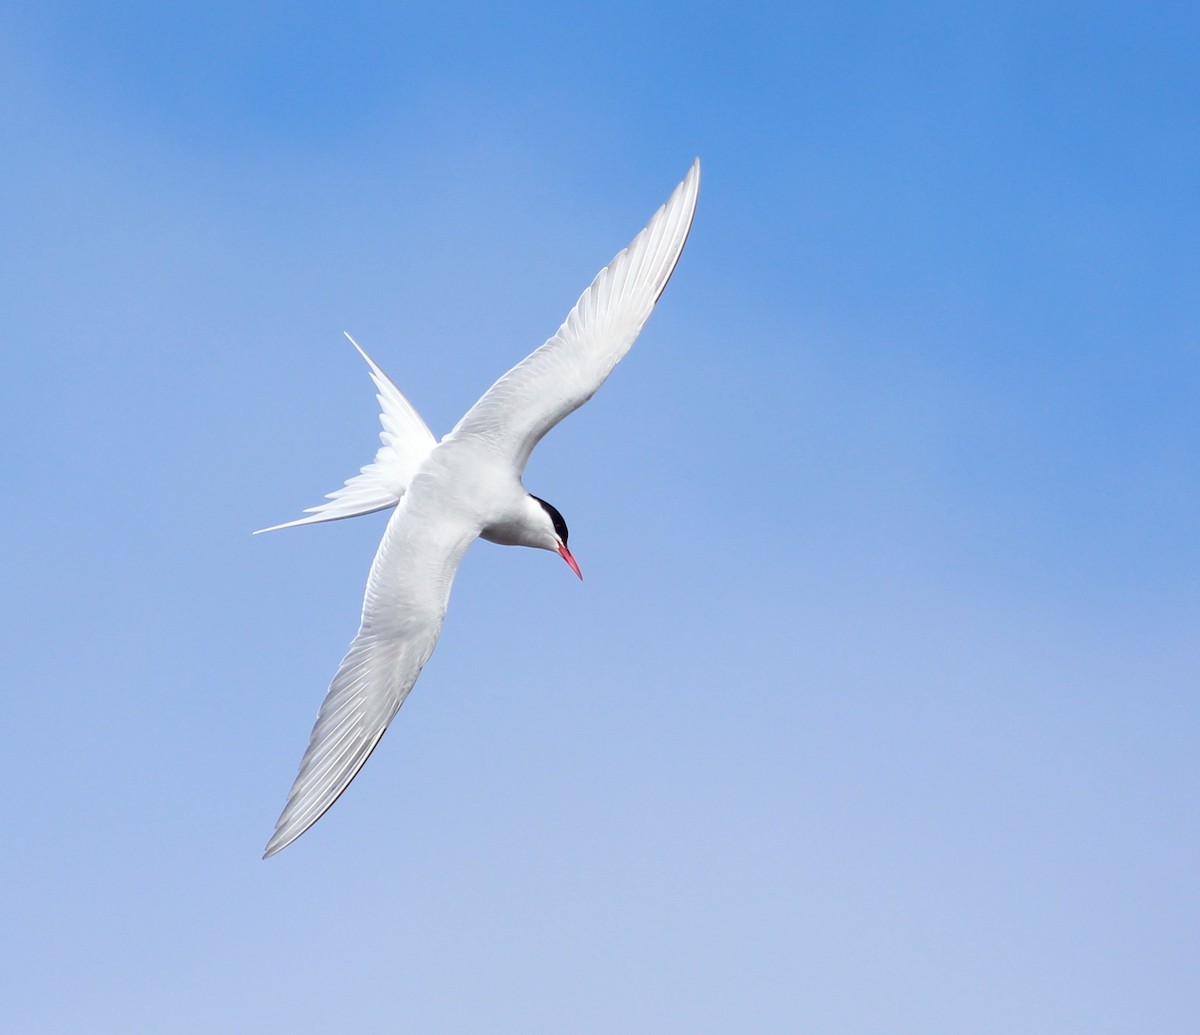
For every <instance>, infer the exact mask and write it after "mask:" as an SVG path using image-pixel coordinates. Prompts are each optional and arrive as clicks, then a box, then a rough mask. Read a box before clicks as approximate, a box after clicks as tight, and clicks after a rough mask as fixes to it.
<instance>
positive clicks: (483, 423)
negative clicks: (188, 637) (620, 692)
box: [260, 159, 700, 859]
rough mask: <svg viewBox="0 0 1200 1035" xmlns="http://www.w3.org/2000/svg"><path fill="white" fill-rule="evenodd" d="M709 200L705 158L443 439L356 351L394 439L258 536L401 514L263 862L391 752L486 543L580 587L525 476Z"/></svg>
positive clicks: (556, 527) (639, 318)
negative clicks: (551, 561) (547, 553)
mask: <svg viewBox="0 0 1200 1035" xmlns="http://www.w3.org/2000/svg"><path fill="white" fill-rule="evenodd" d="M699 189H700V160H699V159H697V160H696V161H695V162H693V163H692V166H691V168H690V169H689V170H688V173H687V176H685V177H684V179H683V181H682V182H681V183H680V184H679V185H678V186H677V187H676V188H675V190H674V191H673V192H672V194H671V196H670V198H668V199H667V202H666V204H665V205H663V206H662V208H660V209H659V210H658V211H657V212H656V213H655V214H654V215H653V217H651V219H650V222H649V223H648V224H647V225H646V227H645V229H643V230H642V231H641V233H639V234H638V235H637V237H635V238H634V239H633V242H632V243H631V244H630V245H629V247H628V248H626V249H625V250H624V251H622V252H620V254H618V255H617V256H616V258H614V259H613V260H612V262H610V263H609V264H608V266H606V267H605V268H604V269H603V270H601V271H600V272H599V273H598V274H597V275H596V279H595V280H593V281H592V283H591V286H590V287H588V289H587V290H586V291H584V293H583V294H582V295H581V296H580V298H579V301H578V302H576V303H575V307H574V308H573V309H572V310H571V312H570V313H569V314H568V315H567V318H566V320H564V321H563V324H562V326H561V327H559V329H558V330H557V331H556V332H555V333H554V335H553V337H551V338H550V339H549V340H548V341H547V342H546V343H545V344H544V345H542V346H541V348H539V349H537V350H536V351H535V352H533V353H531V354H530V355H529V356H527V357H526V358H525V359H523V360H522V361H521V362H520V363H518V364H517V365H516V366H515V367H513V368H512V369H511V370H510V371H509V372H508V373H507V374H505V375H504V376H503V377H501V378H500V380H499V381H497V382H496V383H495V384H494V385H492V387H491V388H489V389H488V390H487V391H486V392H485V393H484V394H483V396H482V397H481V398H480V399H479V401H478V402H477V403H475V405H474V406H472V407H471V409H469V410H468V411H467V413H466V415H465V416H464V417H463V418H462V420H460V421H459V422H458V424H457V425H455V427H454V429H453V430H452V431H451V432H450V433H449V434H448V435H447V436H446V437H445V438H443V439H442V440H441V441H440V442H439V441H437V439H435V438H434V436H433V434H432V433H431V432H430V431H429V428H427V427H426V426H425V422H424V421H423V420H422V419H421V417H420V416H419V415H418V413H417V411H416V410H415V409H413V407H412V404H411V403H409V401H408V400H407V399H406V398H405V397H404V395H403V394H402V393H401V392H400V390H399V389H398V388H397V387H396V386H395V385H394V384H393V383H392V381H391V380H390V379H389V378H388V376H387V375H386V374H385V373H384V372H383V371H382V370H381V369H380V368H379V367H378V366H377V365H376V364H375V362H374V361H373V360H372V359H371V358H370V357H369V356H368V355H367V354H366V353H365V352H363V350H362V349H361V348H360V347H359V345H358V343H357V342H355V341H354V339H352V338H351V339H350V341H351V344H353V345H354V347H355V348H356V349H358V351H359V353H361V355H362V357H363V359H364V360H366V362H367V366H368V368H369V370H370V373H371V379H372V380H373V381H374V382H375V387H376V388H377V390H378V393H379V394H378V399H379V404H380V408H381V413H380V422H381V424H382V426H383V430H382V431H381V432H380V440H381V442H382V445H381V447H380V448H379V451H378V452H377V453H376V455H375V460H374V462H373V463H371V464H369V465H367V466H366V467H364V468H363V469H362V470H361V472H360V473H359V474H357V475H355V476H354V477H352V478H350V479H349V480H348V481H347V482H346V484H345V485H344V486H342V488H340V489H338V490H337V491H335V492H332V493H330V494H329V495H328V497H327V500H328V502H326V503H322V504H321V505H319V506H316V507H310V508H309V509H308V510H306V511H305V513H306V514H308V515H309V516H308V517H303V518H299V519H298V520H296V521H289V522H286V523H285V524H282V525H275V526H273V527H272V528H264V529H261V530H260V531H263V532H270V531H274V530H275V529H279V528H290V527H293V526H296V525H307V524H313V523H316V522H320V521H334V520H338V519H340V518H348V517H354V516H356V515H359V514H370V513H373V512H374V511H378V510H385V509H387V508H389V507H395V511H394V512H393V513H392V516H391V518H390V519H389V521H388V524H387V528H386V530H385V531H384V533H383V539H382V541H381V542H380V544H379V549H378V551H377V552H376V554H375V560H374V562H373V563H372V564H371V571H370V575H369V576H368V578H367V588H366V595H365V598H364V600H363V608H362V619H361V623H360V625H359V630H358V635H357V636H355V637H354V641H353V642H352V643H351V644H350V650H349V652H348V653H347V654H346V656H345V658H343V659H342V663H341V666H340V667H339V668H338V671H337V675H335V676H334V678H333V683H332V684H331V685H330V687H329V692H328V694H327V695H326V697H325V700H324V702H323V703H322V704H321V710H320V713H319V714H318V716H317V721H316V724H315V725H314V726H313V730H312V735H311V738H310V740H309V743H308V749H307V750H306V751H305V753H304V757H303V758H302V759H301V761H300V772H299V774H298V775H297V776H296V780H295V782H294V783H293V784H292V789H291V792H290V793H289V794H288V800H287V805H286V806H285V807H284V810H283V813H282V814H281V815H280V817H279V820H278V822H277V823H276V826H275V833H274V834H273V835H272V837H271V839H270V841H269V842H268V843H267V846H266V851H265V853H264V854H263V858H264V859H266V858H269V857H270V856H272V855H274V854H275V853H276V852H279V851H280V850H282V849H283V848H286V847H287V846H288V845H289V844H291V843H292V842H293V841H294V840H296V838H298V837H299V836H300V835H301V834H303V833H304V832H305V831H306V830H307V829H308V828H309V827H311V826H312V825H313V824H314V823H315V822H316V821H317V820H318V819H320V818H321V816H322V815H324V813H325V811H326V810H327V809H328V808H329V807H330V806H331V805H332V804H333V803H334V802H335V801H336V800H337V798H338V796H339V795H340V794H341V793H342V792H343V791H344V790H345V789H346V787H347V786H349V784H350V781H351V780H353V779H354V777H355V776H356V775H357V773H358V771H359V769H361V768H362V766H363V763H365V762H366V760H367V758H368V757H369V756H370V754H371V752H372V751H373V750H374V749H375V745H376V744H378V743H379V739H380V738H381V737H382V736H383V734H384V731H385V730H386V729H387V727H388V724H389V723H390V722H391V721H392V719H393V718H394V717H395V715H396V712H397V711H398V710H399V709H400V706H401V705H402V704H403V703H404V699H405V698H406V697H407V696H408V692H409V691H410V690H411V689H412V687H413V684H414V683H415V682H416V681H417V676H418V675H419V674H420V672H421V668H422V667H423V666H424V665H425V662H427V661H428V660H429V656H430V655H431V654H432V653H433V648H434V645H435V644H436V643H437V638H438V634H439V632H440V631H441V628H442V619H443V618H444V617H445V615H446V607H447V604H448V602H449V599H450V586H451V583H452V582H453V581H454V574H455V570H456V569H457V568H458V563H459V561H460V560H461V559H462V556H463V553H464V552H465V551H466V549H467V547H468V546H470V544H471V543H472V542H474V540H475V539H477V538H482V539H487V540H489V541H490V542H493V543H501V544H503V545H506V546H531V547H535V548H537V549H541V550H552V551H554V552H555V553H558V554H559V555H560V556H561V557H562V558H563V560H564V561H566V562H567V564H568V565H570V567H571V570H572V571H574V572H575V574H576V575H579V577H580V578H582V577H583V576H582V575H581V574H580V571H579V565H578V564H576V563H575V558H574V557H572V556H571V551H570V550H568V549H567V525H566V522H565V521H563V518H562V515H561V514H560V513H559V512H558V511H557V510H555V508H554V507H552V506H551V505H550V504H549V503H547V502H546V501H545V500H542V499H539V498H538V497H536V496H533V495H532V494H530V493H529V492H527V491H526V490H525V487H524V486H523V485H522V484H521V475H522V473H523V472H524V470H525V464H526V463H527V461H528V460H529V455H530V453H531V452H532V451H533V448H534V446H536V445H537V444H538V442H539V441H541V438H542V436H543V435H545V434H546V432H547V431H549V430H550V429H551V428H552V427H554V425H556V424H557V423H558V422H559V421H560V420H562V419H563V418H564V417H565V416H567V414H569V413H571V412H572V411H573V410H576V409H578V408H579V407H580V406H582V405H583V404H584V403H585V402H587V401H588V399H590V398H591V397H592V395H593V394H595V392H596V389H598V388H599V387H600V386H601V385H602V384H603V383H604V381H605V379H606V378H607V377H608V375H609V374H610V373H611V372H612V369H613V367H614V366H616V364H617V363H618V361H619V360H620V359H621V357H623V356H624V355H625V353H626V352H628V351H629V349H630V346H632V345H633V342H634V340H635V339H636V338H637V336H638V333H639V332H640V331H641V329H642V326H643V325H644V324H645V322H646V320H647V319H648V318H649V316H650V312H651V310H653V308H654V305H655V303H656V302H657V301H658V299H659V296H660V295H661V294H662V292H663V289H664V288H665V287H666V285H667V281H668V280H669V279H670V277H671V273H672V272H673V271H674V269H675V264H676V263H677V262H678V261H679V256H680V253H681V252H682V251H683V246H684V244H685V242H686V241H687V236H688V231H689V230H690V228H691V225H692V218H693V216H694V214H695V211H696V198H697V195H698V192H699ZM347 337H348V338H349V337H350V336H349V335H347Z"/></svg>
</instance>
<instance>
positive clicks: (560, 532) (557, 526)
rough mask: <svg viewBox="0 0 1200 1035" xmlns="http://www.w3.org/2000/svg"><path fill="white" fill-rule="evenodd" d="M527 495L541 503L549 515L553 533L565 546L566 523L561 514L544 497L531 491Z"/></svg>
mask: <svg viewBox="0 0 1200 1035" xmlns="http://www.w3.org/2000/svg"><path fill="white" fill-rule="evenodd" d="M529 496H530V498H531V499H535V500H537V501H538V503H540V504H541V505H542V509H543V510H544V511H545V512H546V513H547V514H549V515H550V522H551V523H552V524H553V525H554V534H555V535H556V536H558V538H559V539H561V540H562V541H563V545H564V546H565V545H566V542H567V523H566V522H565V521H564V520H563V516H562V515H561V514H560V513H559V512H558V511H557V510H556V509H555V508H554V507H552V506H551V505H550V504H549V503H547V502H546V501H545V500H544V499H541V498H540V497H538V496H534V494H533V493H532V492H531V493H530V494H529Z"/></svg>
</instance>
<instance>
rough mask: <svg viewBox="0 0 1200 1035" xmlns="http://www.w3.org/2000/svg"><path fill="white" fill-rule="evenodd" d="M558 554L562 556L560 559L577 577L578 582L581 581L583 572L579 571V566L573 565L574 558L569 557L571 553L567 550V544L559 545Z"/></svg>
mask: <svg viewBox="0 0 1200 1035" xmlns="http://www.w3.org/2000/svg"><path fill="white" fill-rule="evenodd" d="M558 552H559V554H560V555H561V556H562V559H563V560H564V561H566V562H567V563H568V564H569V565H570V566H571V570H572V571H573V572H574V573H575V574H576V575H578V576H579V579H580V581H582V580H583V572H581V571H580V570H579V565H578V564H576V563H575V558H574V557H572V556H571V551H570V550H568V549H567V544H566V543H559V544H558Z"/></svg>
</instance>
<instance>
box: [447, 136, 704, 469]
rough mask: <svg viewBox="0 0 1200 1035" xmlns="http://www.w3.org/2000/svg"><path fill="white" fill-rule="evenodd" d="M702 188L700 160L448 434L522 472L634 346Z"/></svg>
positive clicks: (671, 266)
mask: <svg viewBox="0 0 1200 1035" xmlns="http://www.w3.org/2000/svg"><path fill="white" fill-rule="evenodd" d="M699 190H700V160H699V159H697V160H696V161H695V162H693V163H692V167H691V169H689V170H688V174H687V176H685V177H684V179H683V181H682V182H681V183H680V184H679V186H677V187H676V188H675V190H674V191H673V192H672V194H671V196H670V198H668V199H667V202H666V204H664V205H663V206H662V208H660V209H659V210H658V211H657V212H656V213H655V214H654V215H653V217H651V219H650V222H649V223H647V224H646V227H645V229H644V230H642V232H641V233H639V234H638V235H637V237H635V238H634V239H633V241H632V243H631V244H630V245H629V247H628V248H626V249H625V250H624V251H622V252H620V254H618V255H617V256H616V258H614V259H613V261H612V262H610V263H609V264H608V265H607V266H606V267H605V268H604V269H602V270H601V271H600V272H599V273H598V274H597V275H596V279H595V280H593V281H592V283H591V285H590V286H589V287H588V289H587V290H586V291H585V292H584V293H583V294H582V295H581V296H580V298H579V301H578V302H576V303H575V307H574V308H573V309H572V310H571V312H570V313H568V314H567V318H566V320H564V321H563V323H562V326H561V327H559V329H558V330H557V331H556V332H555V334H554V336H553V337H551V338H550V339H549V340H548V341H547V342H546V343H545V344H544V345H542V346H541V348H539V349H537V350H536V351H534V352H532V353H530V355H528V356H526V357H525V359H523V360H522V361H521V362H520V363H518V364H517V365H516V366H515V367H513V368H512V369H511V370H510V371H509V372H508V373H507V374H505V375H504V376H503V377H501V378H500V380H499V381H497V382H496V383H495V384H494V385H492V387H491V388H489V389H488V390H487V391H486V392H485V393H484V394H483V396H482V397H481V398H480V399H479V401H478V402H477V403H475V405H474V406H472V407H471V409H470V410H468V411H467V413H466V415H465V416H464V417H463V419H462V420H460V421H459V422H458V424H457V425H456V426H455V428H454V430H453V431H451V432H450V434H449V435H447V436H446V438H447V440H449V439H452V438H456V437H464V436H467V435H474V436H478V437H479V438H481V439H484V440H486V441H488V442H489V443H490V444H491V445H492V446H493V448H494V449H496V450H497V451H498V452H499V453H500V454H501V455H502V456H505V457H507V458H508V459H509V460H510V461H511V462H512V463H513V464H515V466H516V468H517V471H518V472H520V471H523V470H524V468H525V464H526V463H527V462H528V460H529V455H530V453H532V452H533V448H534V446H536V445H537V444H538V442H540V441H541V439H542V436H543V435H545V434H546V432H547V431H549V430H550V429H551V428H552V427H554V425H555V424H557V423H558V422H559V421H560V420H562V419H563V418H564V417H565V416H567V414H569V413H571V412H572V411H573V410H576V409H578V408H579V407H580V406H582V405H583V404H584V403H585V402H587V401H588V399H590V398H591V397H592V396H593V395H594V394H595V392H596V389H598V388H599V387H600V386H601V385H602V384H603V383H604V381H605V379H606V378H607V377H608V375H609V374H610V373H611V372H612V369H613V367H614V366H616V365H617V363H618V362H619V361H620V360H621V358H622V357H623V356H624V355H625V353H627V352H628V351H629V349H630V347H631V346H632V345H633V343H634V341H635V339H636V338H637V336H638V334H639V332H640V331H641V329H642V327H643V325H644V324H645V322H646V320H647V319H649V317H650V313H651V311H652V310H653V309H654V305H655V303H656V302H657V301H658V299H659V297H660V296H661V295H662V292H663V289H664V288H665V287H666V286H667V281H668V280H670V278H671V273H672V272H673V271H674V269H675V265H676V263H678V261H679V256H680V254H681V253H682V251H683V246H684V244H685V243H686V242H687V236H688V231H689V230H690V229H691V225H692V219H693V217H694V216H695V212H696V198H697V195H698V193H699Z"/></svg>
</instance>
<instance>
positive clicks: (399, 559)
mask: <svg viewBox="0 0 1200 1035" xmlns="http://www.w3.org/2000/svg"><path fill="white" fill-rule="evenodd" d="M418 481H420V479H418ZM437 502H438V496H437V493H436V492H433V493H430V492H422V491H421V488H410V490H409V491H408V493H406V495H405V497H404V499H403V500H402V501H401V503H400V505H399V506H398V507H397V508H396V512H395V513H394V514H393V515H392V517H391V520H390V521H389V522H388V526H387V530H386V531H385V532H384V535H383V540H382V542H380V544H379V549H378V551H377V552H376V554H375V561H374V563H373V564H372V565H371V574H370V576H369V577H368V579H367V591H366V596H365V598H364V600H363V611H362V622H361V624H360V626H359V630H358V635H357V636H355V637H354V642H353V643H351V645H350V650H349V652H348V653H347V654H346V656H345V658H343V659H342V663H341V666H340V667H339V668H338V671H337V675H336V676H334V678H333V683H332V685H331V686H330V687H329V693H328V694H327V695H326V697H325V700H324V702H323V703H322V704H321V710H320V713H319V714H318V715H317V721H316V724H315V725H314V726H313V730H312V735H311V737H310V738H309V744H308V750H307V751H305V753H304V757H303V759H301V761H300V772H299V774H298V775H297V776H296V780H295V782H294V783H293V784H292V789H291V791H290V793H289V794H288V800H287V805H286V806H285V807H284V810H283V813H282V814H281V815H280V817H279V820H278V822H277V823H276V825H275V833H274V835H273V836H272V837H271V840H270V841H269V842H268V843H267V847H266V851H265V853H264V855H263V858H264V859H266V858H268V857H269V856H272V855H274V854H275V853H276V852H278V851H280V850H281V849H283V848H286V847H287V846H288V845H289V844H291V843H292V842H293V841H294V840H296V838H298V837H299V836H300V835H301V834H303V833H304V831H306V830H307V829H308V828H309V827H310V826H312V825H313V824H314V823H315V822H316V821H317V820H318V819H320V818H321V816H322V815H323V814H324V813H325V811H326V810H327V809H328V808H329V807H330V806H331V805H332V804H333V803H334V802H335V801H336V800H337V798H338V796H339V795H340V794H341V793H342V791H344V790H345V789H346V788H347V787H348V786H349V784H350V781H351V780H353V779H354V777H355V776H356V775H357V773H358V771H359V770H360V769H361V768H362V766H363V763H365V762H366V760H367V759H368V758H369V757H370V754H371V752H372V751H373V750H374V749H375V745H376V744H378V743H379V740H380V738H381V737H382V736H383V734H384V731H385V730H387V728H388V724H389V723H390V722H391V721H392V719H393V717H394V716H395V714H396V712H397V711H399V710H400V706H401V705H402V704H403V703H404V699H405V698H406V697H407V696H408V692H409V691H410V690H411V689H412V687H413V684H414V683H415V682H416V681H417V676H419V675H420V673H421V669H422V667H423V666H424V664H425V662H426V661H428V660H429V656H430V655H431V654H432V653H433V648H434V646H435V645H436V643H437V639H438V634H439V633H440V632H441V629H442V619H443V618H444V617H445V614H446V605H447V603H448V601H449V599H450V586H451V583H453V581H454V574H455V571H456V570H457V569H458V562H459V561H460V560H461V559H462V555H463V553H464V552H465V551H466V549H467V547H468V546H469V545H470V544H471V542H472V541H473V540H474V539H475V538H476V537H477V536H478V534H479V528H478V526H477V525H474V524H470V523H468V522H465V521H463V520H462V519H459V518H455V517H453V516H451V515H447V514H446V513H445V512H444V508H439V507H438V506H437Z"/></svg>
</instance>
